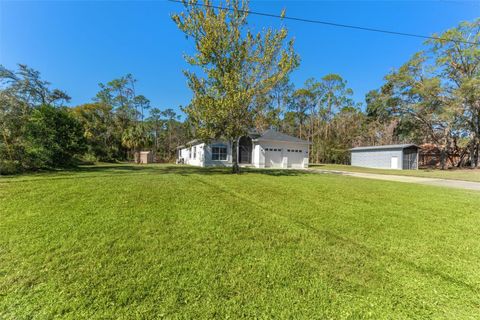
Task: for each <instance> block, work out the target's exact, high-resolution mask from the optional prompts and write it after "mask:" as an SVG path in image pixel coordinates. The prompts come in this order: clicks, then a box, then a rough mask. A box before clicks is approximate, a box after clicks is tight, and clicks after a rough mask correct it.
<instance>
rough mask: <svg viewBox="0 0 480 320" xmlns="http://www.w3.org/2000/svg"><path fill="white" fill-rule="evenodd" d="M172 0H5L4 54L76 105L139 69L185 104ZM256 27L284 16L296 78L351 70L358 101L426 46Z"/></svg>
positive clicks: (450, 23)
mask: <svg viewBox="0 0 480 320" xmlns="http://www.w3.org/2000/svg"><path fill="white" fill-rule="evenodd" d="M250 8H251V10H255V11H261V12H268V13H277V14H278V13H280V12H281V10H282V8H286V9H287V16H292V17H302V18H308V19H318V20H324V21H331V22H337V23H343V24H352V25H360V26H365V27H372V28H384V29H390V30H395V31H401V32H409V33H418V34H425V35H430V34H432V33H434V32H441V31H443V30H446V29H448V28H451V27H454V26H455V25H457V24H458V23H459V22H460V21H464V20H472V19H474V18H476V17H478V16H480V1H469V2H457V1H455V2H447V1H441V2H434V1H426V2H416V1H403V2H393V1H388V2H379V1H375V2H361V1H355V2H346V1H337V2H333V1H331V2H323V1H255V0H254V1H251V3H250ZM181 9H182V6H181V5H180V4H176V3H171V2H167V1H134V2H127V1H80V2H77V1H51V2H50V1H4V0H0V63H1V64H3V65H4V66H6V67H7V68H11V69H12V68H15V65H16V64H17V63H25V64H28V65H29V66H31V67H33V68H35V69H37V70H39V71H40V72H41V73H42V75H43V77H44V78H45V79H47V80H49V81H50V82H52V84H53V86H54V87H57V88H60V89H63V90H66V91H67V92H68V94H69V95H71V96H72V101H71V103H70V104H71V105H77V104H81V103H85V102H89V101H91V99H92V97H94V96H95V93H96V92H97V91H98V83H99V82H107V81H109V80H111V79H113V78H116V77H119V76H121V75H124V74H127V73H132V74H133V75H134V76H135V77H136V78H137V80H138V83H137V87H136V89H137V93H138V94H144V95H145V96H146V97H147V98H149V99H150V100H151V101H152V105H153V106H156V107H159V108H161V109H165V108H173V109H176V110H178V106H179V105H186V104H187V103H188V102H189V100H190V97H191V93H190V92H189V89H188V87H187V85H186V81H185V78H184V76H183V74H182V72H181V70H182V69H185V68H188V66H187V64H186V63H185V62H184V60H183V53H185V52H191V50H192V47H193V46H192V42H191V41H190V40H187V39H186V38H185V36H184V35H183V34H182V33H181V32H180V31H179V30H178V29H177V28H176V26H175V25H174V23H173V22H172V21H171V19H170V14H171V13H173V12H179V11H180V10H181ZM249 21H250V26H251V27H252V28H254V29H256V30H259V29H261V28H264V27H270V26H272V27H278V26H279V25H280V23H283V24H284V25H286V26H287V28H288V29H289V33H290V36H291V37H293V38H295V41H296V45H295V48H296V50H297V52H298V54H299V55H300V57H301V65H300V67H299V68H298V69H297V70H296V71H295V72H294V73H293V74H292V81H293V82H294V83H295V85H296V86H297V87H300V86H301V85H302V84H303V82H304V81H305V80H306V79H307V78H309V77H315V78H321V77H322V76H323V75H325V74H328V73H338V74H340V75H341V76H342V77H344V78H345V79H346V80H347V81H348V83H349V86H350V87H351V88H352V89H353V90H354V92H355V99H356V100H357V101H358V102H363V101H364V96H365V93H367V92H368V91H369V90H371V89H374V88H377V87H379V86H380V85H381V83H382V78H383V76H384V75H385V74H386V73H387V72H389V71H390V70H392V69H393V68H396V67H399V66H400V65H401V64H402V63H404V62H405V61H406V60H407V59H409V57H410V56H411V55H412V54H413V53H415V52H416V51H419V50H421V49H422V42H423V40H421V39H416V38H406V37H399V36H392V35H385V34H377V33H369V32H363V31H357V30H349V29H341V28H335V27H330V26H322V25H316V24H308V23H303V22H295V21H284V22H280V21H278V19H274V18H268V17H258V16H251V19H250V20H249Z"/></svg>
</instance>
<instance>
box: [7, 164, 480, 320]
mask: <svg viewBox="0 0 480 320" xmlns="http://www.w3.org/2000/svg"><path fill="white" fill-rule="evenodd" d="M479 208H480V194H479V193H478V192H473V191H461V190H454V189H447V188H437V187H429V186H422V185H415V184H404V183H397V182H387V181H376V180H364V179H358V178H353V177H345V176H338V175H319V174H309V173H307V172H301V171H298V172H297V171H275V170H265V171H254V170H251V171H249V172H247V173H243V174H241V175H231V174H228V173H227V171H225V170H221V169H215V170H214V169H200V168H193V167H181V166H172V165H151V166H143V167H139V166H133V165H113V166H97V167H85V168H82V169H80V170H77V171H73V172H59V173H46V174H39V175H26V176H20V177H13V178H0V319H53V318H62V319H64V318H67V319H109V318H112V319H113V318H114V319H117V318H121V319H155V318H162V317H165V318H169V319H170V318H184V319H204V318H207V319H208V318H215V317H216V318H221V319H226V318H230V319H237V318H249V319H251V318H275V319H279V318H288V319H292V318H303V319H314V318H316V319H328V318H332V319H405V318H416V319H427V318H435V319H438V318H444V319H475V318H476V319H478V315H479V314H480V236H479V235H480V209H479Z"/></svg>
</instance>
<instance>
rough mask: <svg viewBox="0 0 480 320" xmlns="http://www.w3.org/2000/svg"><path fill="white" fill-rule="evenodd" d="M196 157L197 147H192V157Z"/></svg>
mask: <svg viewBox="0 0 480 320" xmlns="http://www.w3.org/2000/svg"><path fill="white" fill-rule="evenodd" d="M196 158H197V147H193V159H196Z"/></svg>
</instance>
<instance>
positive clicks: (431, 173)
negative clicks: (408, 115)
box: [309, 164, 480, 182]
mask: <svg viewBox="0 0 480 320" xmlns="http://www.w3.org/2000/svg"><path fill="white" fill-rule="evenodd" d="M309 167H311V168H314V169H323V170H339V171H351V172H364V173H378V174H393V175H397V176H412V177H423V178H439V179H449V180H465V181H474V182H480V169H467V168H462V169H457V168H453V169H446V170H440V169H419V170H395V169H375V168H364V167H356V166H349V165H344V164H312V165H310V166H309Z"/></svg>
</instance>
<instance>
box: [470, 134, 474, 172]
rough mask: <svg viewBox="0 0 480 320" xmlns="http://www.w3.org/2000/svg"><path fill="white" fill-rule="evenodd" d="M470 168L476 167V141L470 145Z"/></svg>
mask: <svg viewBox="0 0 480 320" xmlns="http://www.w3.org/2000/svg"><path fill="white" fill-rule="evenodd" d="M470 168H472V169H475V142H474V141H472V144H471V145H470Z"/></svg>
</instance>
